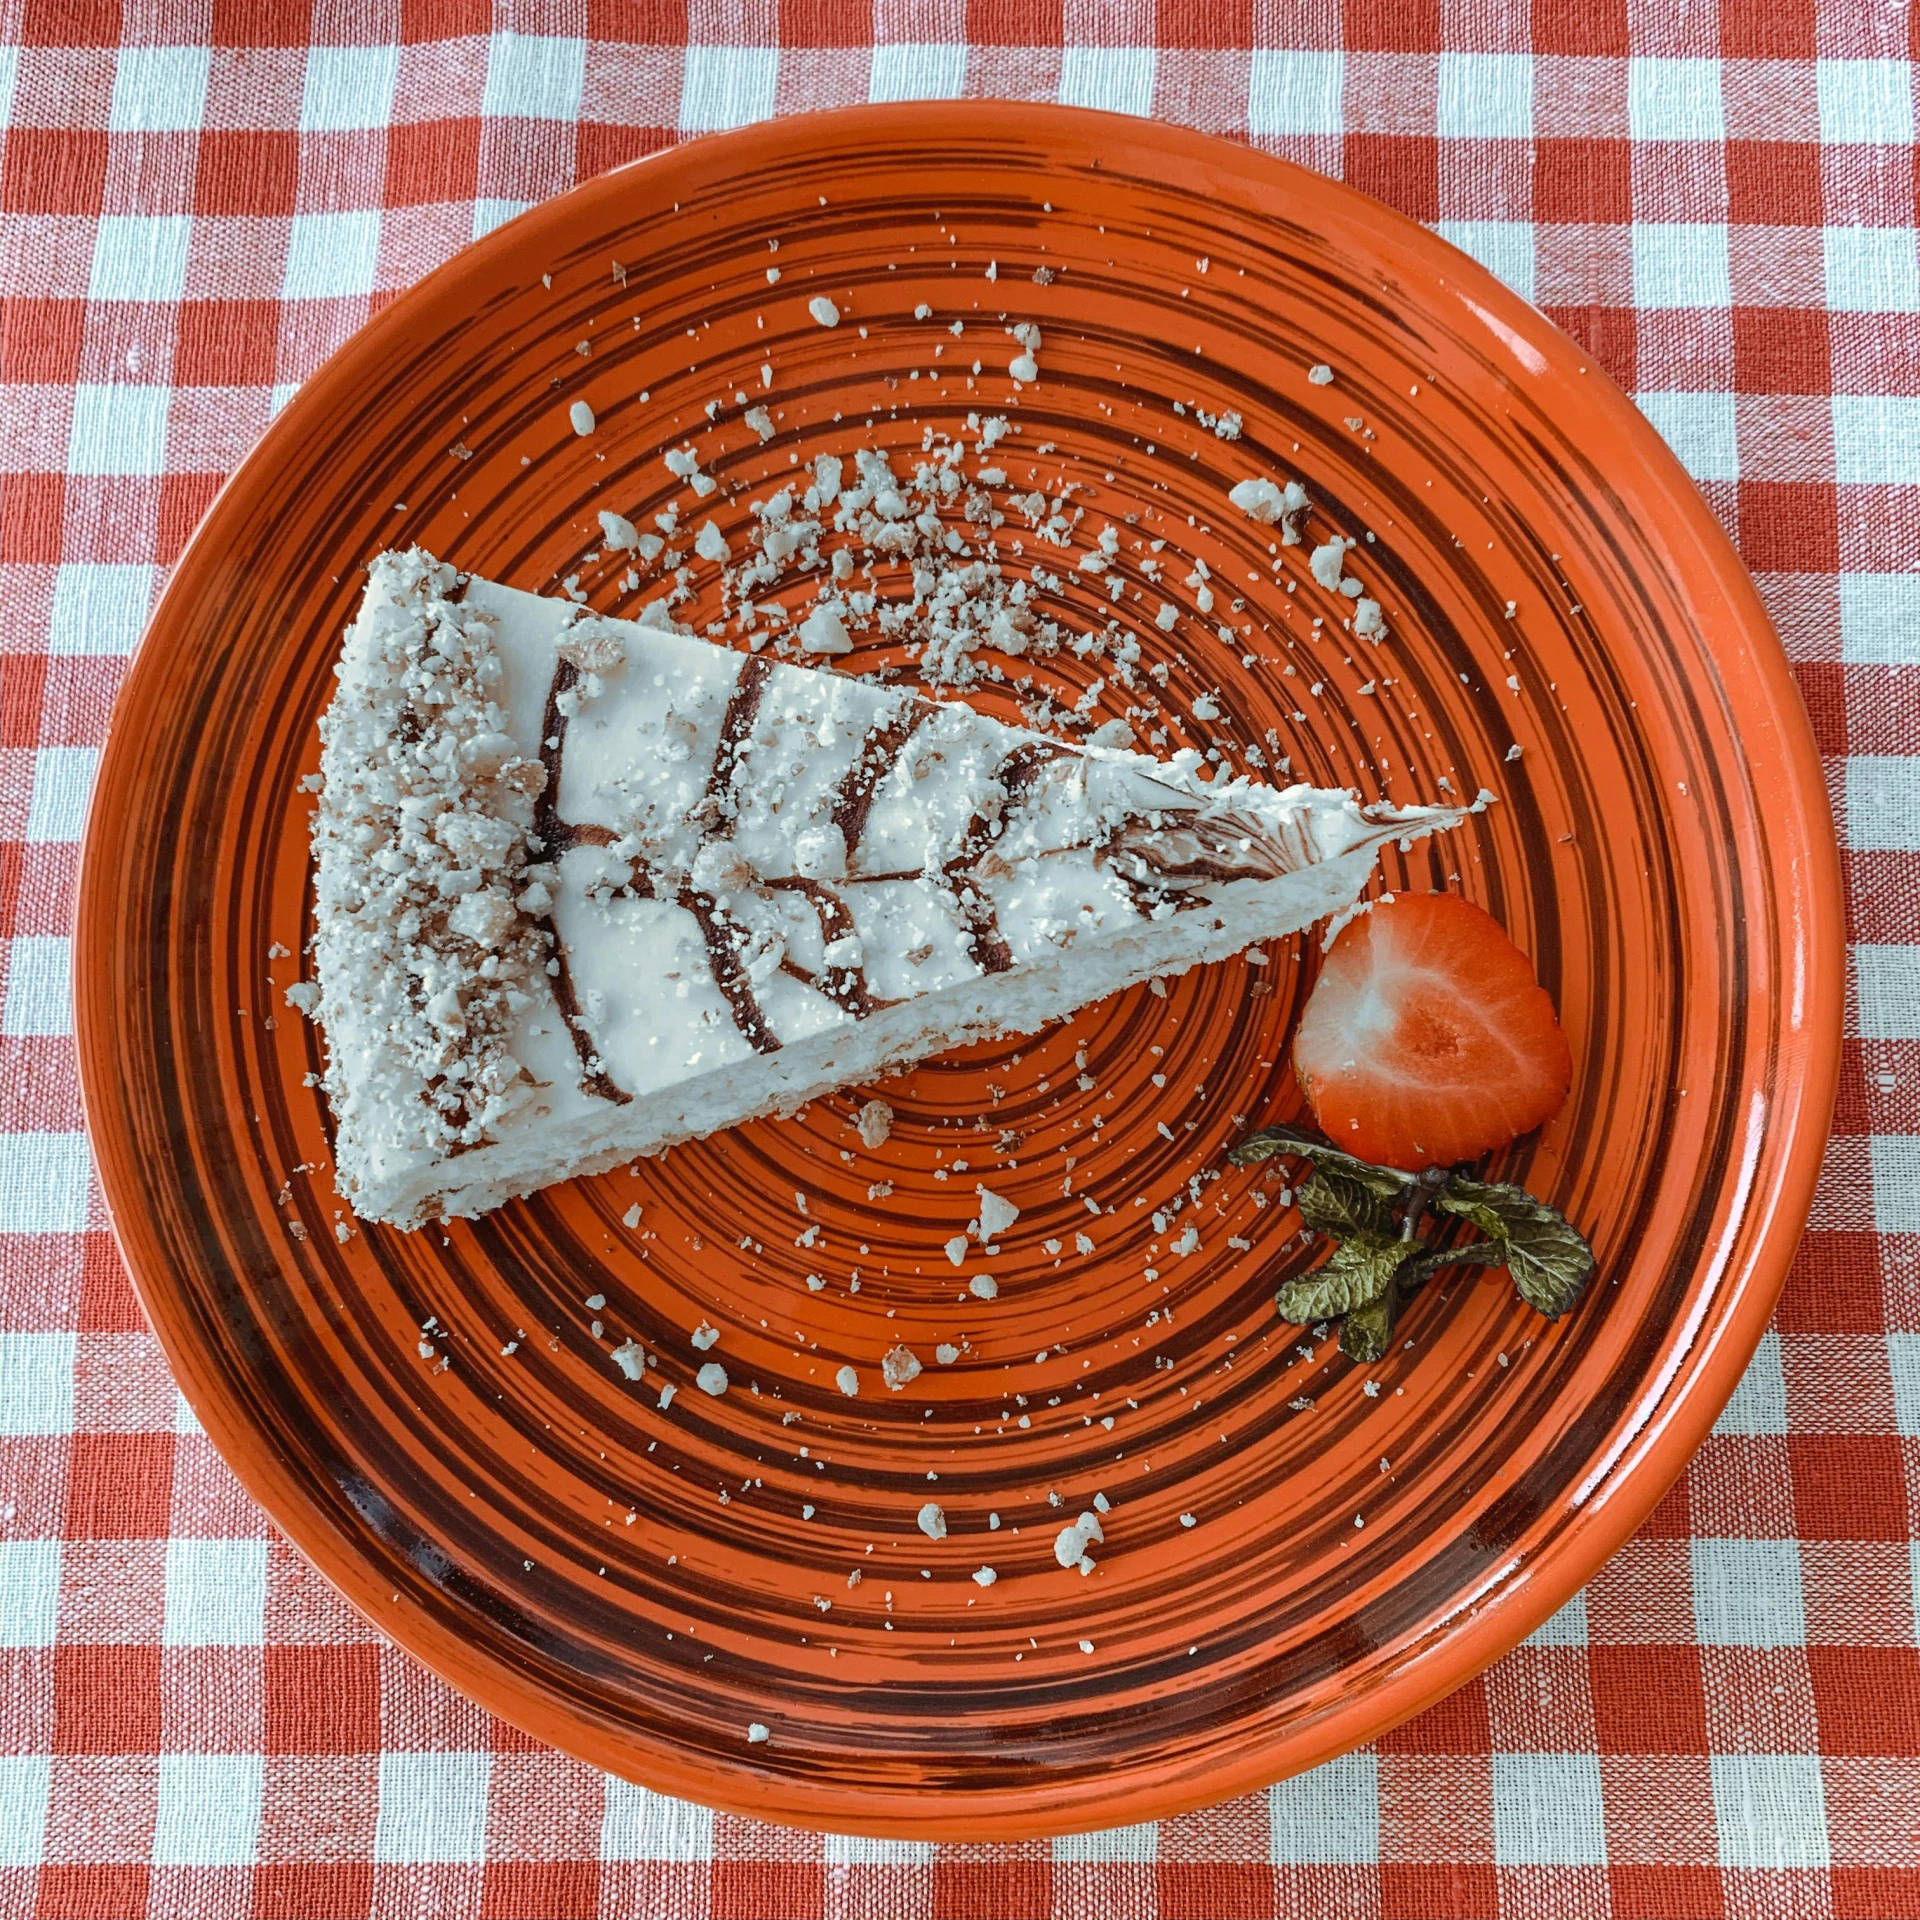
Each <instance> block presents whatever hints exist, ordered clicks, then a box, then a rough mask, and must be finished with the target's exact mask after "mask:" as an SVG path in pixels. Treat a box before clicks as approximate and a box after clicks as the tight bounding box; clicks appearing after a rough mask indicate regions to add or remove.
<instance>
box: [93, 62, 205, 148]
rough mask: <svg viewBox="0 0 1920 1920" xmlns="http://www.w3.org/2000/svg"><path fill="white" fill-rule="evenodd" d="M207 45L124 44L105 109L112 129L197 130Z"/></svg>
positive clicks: (202, 111) (203, 93)
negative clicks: (111, 96) (151, 45)
mask: <svg viewBox="0 0 1920 1920" xmlns="http://www.w3.org/2000/svg"><path fill="white" fill-rule="evenodd" d="M212 67H213V49H212V48H211V47H122V48H121V49H120V53H119V57H118V58H117V59H116V60H115V62H114V68H113V99H112V101H111V103H110V104H109V106H108V108H107V129H108V131H109V132H111V133H198V132H199V130H200V121H201V116H202V115H203V114H204V113H205V111H206V105H207V75H208V73H209V72H210V71H211V70H212Z"/></svg>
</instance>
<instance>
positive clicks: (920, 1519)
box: [914, 1500, 947, 1540]
mask: <svg viewBox="0 0 1920 1920" xmlns="http://www.w3.org/2000/svg"><path fill="white" fill-rule="evenodd" d="M914 1523H915V1524H916V1525H917V1526H918V1527H919V1529H920V1531H921V1532H922V1533H924V1534H925V1535H926V1536H927V1538H928V1539H929V1540H944V1539H945V1538H946V1537H947V1516H946V1514H945V1513H944V1512H942V1511H941V1508H940V1504H939V1502H938V1501H935V1500H929V1501H928V1502H927V1504H926V1505H925V1506H924V1507H922V1508H921V1509H920V1511H919V1512H918V1513H917V1514H915V1515H914Z"/></svg>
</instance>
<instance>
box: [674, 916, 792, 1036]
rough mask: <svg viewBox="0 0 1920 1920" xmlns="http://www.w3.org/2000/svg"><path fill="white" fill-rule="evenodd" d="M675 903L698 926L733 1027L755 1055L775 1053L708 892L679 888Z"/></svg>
mask: <svg viewBox="0 0 1920 1920" xmlns="http://www.w3.org/2000/svg"><path fill="white" fill-rule="evenodd" d="M679 904H680V905H681V906H682V907H683V908H684V909H685V910H686V911H687V912H688V913H690V914H692V915H693V917H694V919H695V921H696V922H697V923H698V924H699V928H700V938H701V939H702V940H704V941H705V942H706V945H707V965H708V966H710V967H711V968H712V969H713V981H714V985H715V986H717V987H718V988H719V989H720V991H721V992H722V993H723V994H724V995H725V996H726V1001H727V1007H728V1009H729V1011H730V1012H731V1013H732V1014H733V1024H734V1025H735V1026H736V1027H738V1028H739V1029H740V1031H741V1032H742V1033H743V1034H745V1035H746V1038H747V1044H748V1045H749V1046H751V1047H752V1048H753V1050H754V1052H755V1053H778V1052H779V1051H780V1040H779V1036H778V1035H777V1034H775V1032H774V1031H773V1029H772V1028H771V1027H770V1026H768V1025H767V1016H766V1014H765V1013H764V1012H763V1011H762V1009H761V1006H760V1002H759V1001H758V1000H756V999H755V998H754V995H753V983H752V982H751V981H750V980H749V979H748V978H747V970H746V968H745V967H743V966H742V965H741V964H740V949H739V948H738V947H737V946H735V945H734V943H733V941H732V939H731V938H730V937H729V936H728V934H727V930H726V928H725V927H723V926H722V925H721V924H720V914H719V911H718V909H717V908H716V907H715V905H714V899H713V895H712V894H710V893H696V892H695V891H694V890H693V889H692V888H691V887H682V888H681V890H680V901H679Z"/></svg>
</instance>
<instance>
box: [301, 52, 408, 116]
mask: <svg viewBox="0 0 1920 1920" xmlns="http://www.w3.org/2000/svg"><path fill="white" fill-rule="evenodd" d="M399 76H400V49H399V48H398V47H394V46H386V47H309V48H308V49H307V83H306V87H305V89H304V91H303V92H302V94H301V96H300V131H301V132H302V133H345V132H350V131H353V130H355V129H358V128H371V127H384V126H386V125H387V123H388V122H389V121H390V120H391V119H392V118H393V88H394V82H395V81H396V80H397V79H398V78H399Z"/></svg>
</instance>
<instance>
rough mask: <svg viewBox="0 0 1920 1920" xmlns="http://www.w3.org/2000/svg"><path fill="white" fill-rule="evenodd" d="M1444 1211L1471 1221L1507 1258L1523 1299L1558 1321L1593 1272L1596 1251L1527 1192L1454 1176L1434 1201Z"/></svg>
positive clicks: (1554, 1212) (1577, 1232)
mask: <svg viewBox="0 0 1920 1920" xmlns="http://www.w3.org/2000/svg"><path fill="white" fill-rule="evenodd" d="M1434 1205H1435V1206H1437V1207H1439V1208H1441V1209H1442V1210H1443V1211H1444V1212H1447V1213H1455V1214H1458V1215H1460V1217H1461V1218H1462V1219H1465V1220H1471V1221H1472V1222H1473V1224H1474V1225H1475V1226H1476V1227H1478V1228H1479V1229H1480V1231H1481V1232H1482V1233H1484V1234H1485V1235H1486V1236H1487V1237H1488V1239H1490V1240H1493V1241H1495V1242H1497V1243H1498V1244H1499V1245H1500V1247H1501V1248H1502V1250H1503V1252H1504V1254H1505V1256H1506V1268H1507V1272H1508V1273H1509V1274H1511V1275H1512V1277H1513V1284H1514V1287H1515V1288H1516V1290H1517V1291H1518V1292H1519V1295H1520V1297H1521V1299H1523V1300H1524V1301H1526V1303H1527V1304H1528V1305H1529V1306H1530V1307H1534V1308H1536V1309H1538V1310H1539V1311H1540V1312H1541V1313H1543V1314H1545V1315H1546V1316H1547V1318H1548V1319H1549V1320H1557V1319H1559V1317H1560V1316H1561V1315H1562V1314H1563V1313H1565V1312H1566V1310H1567V1309H1568V1308H1569V1307H1570V1306H1572V1305H1573V1303H1574V1301H1576V1300H1577V1299H1578V1298H1579V1297H1580V1289H1581V1288H1582V1287H1584V1286H1585V1285H1586V1283H1587V1280H1588V1278H1589V1277H1590V1276H1591V1275H1592V1273H1593V1267H1594V1259H1593V1249H1592V1248H1591V1247H1590V1246H1589V1245H1588V1244H1587V1241H1586V1237H1585V1236H1584V1235H1583V1234H1582V1233H1581V1232H1580V1231H1579V1229H1578V1228H1576V1227H1574V1226H1573V1225H1572V1224H1571V1223H1570V1222H1569V1221H1568V1220H1567V1219H1566V1218H1565V1217H1564V1216H1563V1215H1561V1214H1560V1213H1558V1212H1556V1211H1555V1210H1554V1209H1553V1208H1552V1207H1550V1206H1548V1205H1547V1203H1546V1202H1545V1201H1544V1200H1536V1199H1535V1198H1534V1197H1533V1195H1532V1194H1530V1193H1528V1192H1527V1190H1526V1189H1525V1188H1524V1187H1513V1186H1507V1185H1505V1184H1504V1183H1502V1182H1500V1181H1490V1180H1466V1179H1462V1178H1461V1177H1459V1176H1458V1175H1456V1176H1455V1177H1454V1178H1453V1179H1452V1180H1450V1181H1449V1182H1448V1183H1447V1185H1446V1187H1445V1188H1444V1189H1443V1190H1442V1191H1441V1192H1440V1193H1439V1194H1438V1195H1437V1196H1436V1198H1435V1200H1434Z"/></svg>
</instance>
